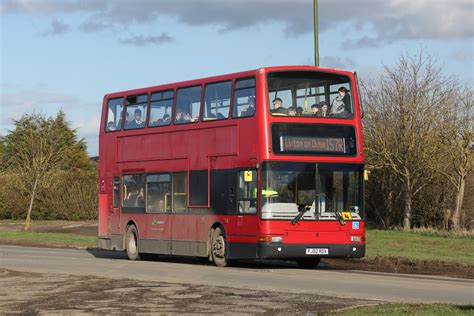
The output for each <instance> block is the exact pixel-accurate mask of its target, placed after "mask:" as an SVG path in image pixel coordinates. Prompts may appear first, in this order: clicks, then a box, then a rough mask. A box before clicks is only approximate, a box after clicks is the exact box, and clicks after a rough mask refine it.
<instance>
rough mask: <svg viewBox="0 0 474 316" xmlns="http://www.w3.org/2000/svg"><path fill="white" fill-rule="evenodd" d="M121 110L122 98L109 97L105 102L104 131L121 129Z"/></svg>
mask: <svg viewBox="0 0 474 316" xmlns="http://www.w3.org/2000/svg"><path fill="white" fill-rule="evenodd" d="M122 112H123V98H118V99H111V100H109V101H108V102H107V120H106V121H105V131H106V132H115V131H119V130H121V129H122Z"/></svg>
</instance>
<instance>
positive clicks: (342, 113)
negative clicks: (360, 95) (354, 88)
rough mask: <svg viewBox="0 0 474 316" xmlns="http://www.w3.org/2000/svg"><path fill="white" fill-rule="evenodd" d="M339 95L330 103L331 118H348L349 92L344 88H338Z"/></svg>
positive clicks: (349, 107) (349, 108)
mask: <svg viewBox="0 0 474 316" xmlns="http://www.w3.org/2000/svg"><path fill="white" fill-rule="evenodd" d="M337 91H338V92H339V95H338V96H337V97H336V98H335V99H334V101H332V104H331V116H333V117H348V116H349V114H350V112H351V99H350V96H349V90H347V89H346V88H345V87H340V88H339V89H338V90H337Z"/></svg>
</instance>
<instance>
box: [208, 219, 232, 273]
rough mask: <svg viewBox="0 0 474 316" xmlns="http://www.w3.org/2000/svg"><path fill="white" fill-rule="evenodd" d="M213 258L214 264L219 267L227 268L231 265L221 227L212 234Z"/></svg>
mask: <svg viewBox="0 0 474 316" xmlns="http://www.w3.org/2000/svg"><path fill="white" fill-rule="evenodd" d="M211 258H212V261H213V262H214V264H215V265H216V266H218V267H226V266H228V265H229V260H228V259H227V247H226V241H225V236H224V232H223V230H222V228H220V227H216V228H215V229H214V231H213V233H212V238H211Z"/></svg>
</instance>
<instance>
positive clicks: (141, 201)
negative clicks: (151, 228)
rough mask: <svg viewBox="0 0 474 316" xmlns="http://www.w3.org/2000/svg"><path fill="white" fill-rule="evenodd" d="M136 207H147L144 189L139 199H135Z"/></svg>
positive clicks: (138, 196) (141, 190)
mask: <svg viewBox="0 0 474 316" xmlns="http://www.w3.org/2000/svg"><path fill="white" fill-rule="evenodd" d="M134 206H136V207H143V206H145V192H144V190H143V188H141V189H140V192H139V193H138V195H137V198H136V199H135V205H134Z"/></svg>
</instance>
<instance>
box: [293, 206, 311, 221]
mask: <svg viewBox="0 0 474 316" xmlns="http://www.w3.org/2000/svg"><path fill="white" fill-rule="evenodd" d="M310 209H311V205H305V206H304V207H302V208H301V209H300V211H299V213H298V215H296V216H295V218H293V219H292V220H291V222H290V223H291V224H292V225H295V224H296V223H298V222H299V220H300V219H301V218H303V215H304V213H306V212H307V211H309V210H310Z"/></svg>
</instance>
